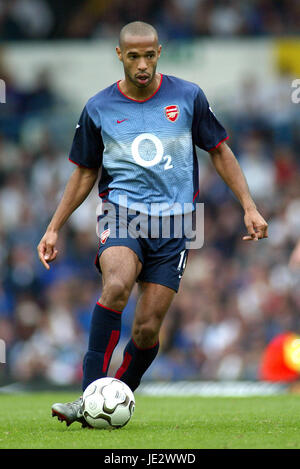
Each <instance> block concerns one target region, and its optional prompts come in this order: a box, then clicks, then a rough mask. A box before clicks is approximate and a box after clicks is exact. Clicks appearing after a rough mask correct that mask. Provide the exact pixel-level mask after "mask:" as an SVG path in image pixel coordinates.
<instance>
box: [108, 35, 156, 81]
mask: <svg viewBox="0 0 300 469" xmlns="http://www.w3.org/2000/svg"><path fill="white" fill-rule="evenodd" d="M116 50H117V54H118V57H119V59H120V60H121V61H122V62H123V66H124V72H125V77H126V78H127V79H128V80H129V81H130V82H131V83H133V84H134V85H135V86H136V87H137V88H146V87H147V86H149V85H150V83H152V81H153V80H154V77H155V73H156V67H157V62H158V59H159V57H160V53H161V46H159V45H158V43H157V39H156V38H155V37H154V36H149V37H142V36H129V35H128V36H125V38H124V41H123V44H122V47H121V48H120V47H117V48H116Z"/></svg>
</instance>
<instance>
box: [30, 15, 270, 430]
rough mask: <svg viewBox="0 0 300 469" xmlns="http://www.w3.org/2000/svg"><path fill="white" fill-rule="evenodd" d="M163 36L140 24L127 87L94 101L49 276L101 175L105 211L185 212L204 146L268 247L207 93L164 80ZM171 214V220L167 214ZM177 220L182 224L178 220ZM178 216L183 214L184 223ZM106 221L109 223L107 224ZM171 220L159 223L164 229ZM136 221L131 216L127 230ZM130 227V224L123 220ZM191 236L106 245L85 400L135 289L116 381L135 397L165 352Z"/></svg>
mask: <svg viewBox="0 0 300 469" xmlns="http://www.w3.org/2000/svg"><path fill="white" fill-rule="evenodd" d="M161 49H162V47H161V45H160V44H159V41H158V36H157V32H156V30H155V29H154V28H153V27H152V26H151V25H149V24H146V23H143V22H133V23H129V24H128V25H126V26H124V28H123V29H122V30H121V33H120V40H119V46H118V47H117V48H116V52H117V55H118V58H119V59H120V61H121V62H122V64H123V67H124V74H125V77H124V79H123V80H120V81H119V82H117V83H114V84H112V85H111V86H109V87H108V88H106V89H104V90H102V91H100V92H99V93H98V94H96V95H95V96H94V97H92V98H91V99H90V100H89V101H88V102H87V104H86V106H85V107H84V109H83V112H82V114H81V116H80V119H79V122H78V125H77V128H76V132H75V137H74V141H73V145H72V149H71V153H70V156H69V159H70V160H71V161H72V162H73V163H75V164H76V165H77V167H76V168H75V170H74V172H73V173H72V175H71V177H70V179H69V181H68V183H67V186H66V189H65V192H64V195H63V197H62V200H61V201H60V203H59V205H58V207H57V209H56V211H55V214H54V216H53V218H52V220H51V222H50V224H49V226H48V228H47V230H46V233H45V235H44V236H43V238H42V239H41V241H40V243H39V246H38V253H39V258H40V260H41V262H42V263H43V265H44V266H45V268H46V269H49V268H50V266H49V263H50V262H52V261H53V260H54V259H55V258H56V257H57V254H58V251H57V248H56V244H57V239H58V233H59V230H60V229H61V227H62V226H63V224H64V223H65V222H66V221H67V219H68V218H69V216H70V215H71V213H72V212H73V211H74V210H75V209H76V208H77V207H78V206H79V205H80V204H81V203H82V202H83V201H84V200H85V199H86V197H87V196H88V194H89V193H90V191H91V189H92V188H93V186H94V184H95V182H96V180H97V177H98V172H99V170H100V169H101V177H100V180H99V195H100V198H101V199H102V201H103V210H104V209H105V206H106V204H107V203H110V204H112V205H113V206H114V207H116V223H117V222H118V221H119V220H120V218H121V216H120V213H121V210H124V208H127V207H131V206H132V205H133V204H135V205H137V204H140V206H141V207H142V211H143V210H145V207H146V212H147V210H151V206H152V205H153V204H165V205H166V206H167V207H168V208H169V209H174V208H176V209H175V211H174V213H175V212H176V210H178V206H179V207H185V204H187V205H188V206H191V207H192V208H191V209H190V210H192V211H193V210H194V208H195V204H196V203H197V201H198V194H199V190H198V166H197V158H196V152H195V145H197V146H198V147H199V148H202V149H204V150H206V151H208V152H209V154H210V156H211V159H212V162H213V165H214V166H215V168H216V170H217V172H218V173H219V174H220V176H221V177H222V178H223V180H224V181H225V182H226V183H227V185H228V186H229V187H230V188H231V190H232V191H233V192H234V194H235V195H236V197H237V198H238V200H239V201H240V203H241V205H242V207H243V209H244V221H245V225H246V227H247V231H248V234H247V235H246V236H244V237H243V239H244V240H246V241H247V240H259V239H262V238H266V237H267V236H268V235H267V223H266V221H265V220H264V219H263V217H262V216H261V215H260V213H259V212H258V211H257V209H256V206H255V204H254V202H253V200H252V198H251V195H250V193H249V189H248V186H247V182H246V180H245V177H244V175H243V173H242V171H241V169H240V166H239V164H238V162H237V160H236V158H235V156H234V155H233V153H232V151H231V150H230V148H229V147H228V146H227V144H226V143H225V141H226V140H227V139H228V136H227V134H226V131H225V129H224V128H223V126H222V125H221V124H220V122H219V121H218V120H217V118H216V116H215V115H214V113H213V112H212V110H211V108H210V106H209V104H208V102H207V99H206V97H205V95H204V93H203V91H202V90H201V89H200V88H199V86H198V85H196V84H194V83H190V82H188V81H185V80H182V79H179V78H176V77H173V76H168V75H162V74H160V73H158V72H157V71H156V68H157V63H158V59H159V57H160V55H161ZM166 213H167V214H168V213H170V210H169V211H168V210H167V211H166ZM174 213H173V215H174ZM175 214H176V213H175ZM103 216H104V212H103V213H102V214H100V216H99V219H100V220H101V217H103ZM164 216H165V212H164V211H163V210H162V212H161V213H160V214H159V217H158V218H159V226H160V227H161V222H162V220H163V219H164ZM131 220H132V216H130V215H129V214H128V219H127V221H126V222H128V224H129V222H130V221H131ZM123 221H124V217H123ZM186 256H187V249H186V236H185V234H183V235H182V237H175V235H174V232H173V231H172V233H171V236H170V237H169V239H166V238H164V237H163V236H161V235H160V237H155V236H152V237H151V236H149V237H147V236H144V237H138V238H137V237H130V236H129V237H122V236H119V235H118V231H117V232H116V236H112V233H111V230H110V228H108V229H106V230H104V231H103V232H102V233H101V235H100V242H99V249H98V253H97V258H96V265H97V267H98V268H99V270H100V272H101V273H102V281H103V288H102V294H101V297H100V298H99V300H98V301H97V304H96V305H95V308H94V311H93V314H92V320H91V327H90V334H89V343H88V350H87V352H86V354H85V357H84V360H83V384H82V388H83V390H84V389H85V388H86V387H87V386H88V385H89V384H90V383H91V382H93V381H94V380H96V379H98V378H101V377H105V376H106V375H107V371H108V368H109V364H110V360H111V356H112V353H113V351H114V349H115V347H116V345H117V343H118V340H119V336H120V330H121V317H122V311H123V309H124V307H125V305H126V304H127V301H128V298H129V295H130V293H131V291H132V288H133V286H134V284H135V282H136V281H138V282H139V286H140V295H139V298H138V301H137V305H136V311H135V317H134V321H133V326H132V337H131V338H130V340H129V342H128V344H127V346H126V347H125V350H124V358H123V363H122V364H121V366H120V368H119V369H118V371H117V373H116V378H118V379H121V380H122V381H123V382H125V383H126V384H127V385H128V386H129V387H130V388H131V389H132V391H134V390H135V389H136V388H137V387H138V385H139V383H140V380H141V378H142V376H143V374H144V373H145V371H146V370H147V369H148V367H149V366H150V364H151V363H152V361H153V360H154V358H155V356H156V355H157V352H158V349H159V330H160V327H161V324H162V321H163V319H164V317H165V315H166V313H167V311H168V309H169V306H170V305H171V302H172V300H173V298H174V295H175V293H176V292H177V290H178V287H179V282H180V278H181V277H182V275H183V270H184V267H185V264H186ZM52 413H53V415H56V416H57V417H58V418H59V419H61V420H65V421H66V422H67V425H70V424H71V423H73V422H74V421H78V422H81V423H83V424H84V419H83V417H82V398H79V399H77V400H76V401H74V402H71V403H67V404H62V403H57V404H54V405H53V406H52Z"/></svg>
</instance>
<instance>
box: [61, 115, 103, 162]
mask: <svg viewBox="0 0 300 469" xmlns="http://www.w3.org/2000/svg"><path fill="white" fill-rule="evenodd" d="M103 150H104V145H103V140H102V136H101V128H98V127H97V126H96V124H95V123H94V121H93V119H92V118H91V117H90V115H89V113H88V111H87V109H86V107H85V108H84V109H83V111H82V113H81V116H80V118H79V122H78V124H77V126H76V131H75V135H74V139H73V143H72V147H71V152H70V155H69V160H70V161H72V162H73V163H75V164H77V165H78V166H83V167H85V168H100V166H101V165H102V157H103Z"/></svg>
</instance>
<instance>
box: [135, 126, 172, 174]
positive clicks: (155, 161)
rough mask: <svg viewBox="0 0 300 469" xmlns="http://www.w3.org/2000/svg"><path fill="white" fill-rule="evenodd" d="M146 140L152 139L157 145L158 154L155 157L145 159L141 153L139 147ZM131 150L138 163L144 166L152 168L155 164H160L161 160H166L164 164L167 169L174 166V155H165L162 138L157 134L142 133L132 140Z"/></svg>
mask: <svg viewBox="0 0 300 469" xmlns="http://www.w3.org/2000/svg"><path fill="white" fill-rule="evenodd" d="M144 140H150V141H151V142H152V143H153V144H154V146H155V150H156V154H155V156H154V158H152V159H151V160H145V159H144V158H143V157H142V156H141V155H140V151H139V147H140V144H141V143H142V142H143V141H144ZM131 152H132V156H133V159H134V161H135V162H136V163H137V164H138V165H140V166H143V167H144V168H150V167H151V166H155V165H157V164H159V163H160V162H161V161H165V165H164V169H165V170H167V169H172V168H173V165H172V157H171V156H170V155H165V156H164V147H163V144H162V143H161V141H160V139H159V138H158V137H156V135H153V134H141V135H139V136H138V137H136V138H135V139H134V140H133V142H132V145H131Z"/></svg>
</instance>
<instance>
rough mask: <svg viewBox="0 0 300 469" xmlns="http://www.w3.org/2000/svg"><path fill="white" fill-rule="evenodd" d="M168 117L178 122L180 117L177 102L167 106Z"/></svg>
mask: <svg viewBox="0 0 300 469" xmlns="http://www.w3.org/2000/svg"><path fill="white" fill-rule="evenodd" d="M165 114H166V118H167V119H169V121H171V122H176V121H177V119H178V117H179V107H178V106H177V105H176V104H175V105H173V106H167V107H165Z"/></svg>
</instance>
